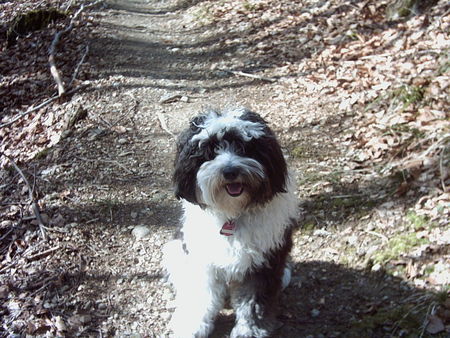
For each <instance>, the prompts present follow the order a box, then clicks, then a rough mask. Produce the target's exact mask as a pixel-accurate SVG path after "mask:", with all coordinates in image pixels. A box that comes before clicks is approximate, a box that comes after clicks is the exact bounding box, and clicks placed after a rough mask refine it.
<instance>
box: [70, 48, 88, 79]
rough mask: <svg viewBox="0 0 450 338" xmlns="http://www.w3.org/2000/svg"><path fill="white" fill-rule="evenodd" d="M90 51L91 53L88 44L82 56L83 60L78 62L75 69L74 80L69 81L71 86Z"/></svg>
mask: <svg viewBox="0 0 450 338" xmlns="http://www.w3.org/2000/svg"><path fill="white" fill-rule="evenodd" d="M88 53H89V46H88V45H86V48H85V49H84V53H83V55H82V56H81V60H80V62H78V64H77V66H76V67H75V70H74V72H73V75H72V80H70V83H69V87H71V86H72V84H73V83H74V82H75V80H76V78H77V75H78V72H79V71H80V67H81V65H82V64H83V62H84V59H85V58H86V56H87V55H88Z"/></svg>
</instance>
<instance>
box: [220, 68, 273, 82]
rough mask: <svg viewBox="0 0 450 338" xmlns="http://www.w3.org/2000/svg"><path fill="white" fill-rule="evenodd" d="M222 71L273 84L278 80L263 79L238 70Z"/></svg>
mask: <svg viewBox="0 0 450 338" xmlns="http://www.w3.org/2000/svg"><path fill="white" fill-rule="evenodd" d="M220 70H221V71H223V72H227V73H230V74H233V75H238V76H244V77H249V78H251V79H256V80H261V81H267V82H271V83H274V82H276V81H277V80H275V79H272V78H269V77H262V76H259V75H254V74H249V73H244V72H240V71H237V70H229V69H220Z"/></svg>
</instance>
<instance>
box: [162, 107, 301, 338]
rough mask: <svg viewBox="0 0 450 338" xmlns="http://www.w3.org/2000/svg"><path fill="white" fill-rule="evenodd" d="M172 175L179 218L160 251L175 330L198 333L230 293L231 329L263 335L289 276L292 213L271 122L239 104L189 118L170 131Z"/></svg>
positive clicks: (208, 328) (272, 324)
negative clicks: (175, 233) (176, 231)
mask: <svg viewBox="0 0 450 338" xmlns="http://www.w3.org/2000/svg"><path fill="white" fill-rule="evenodd" d="M174 183H175V193H176V196H177V198H179V199H181V200H182V201H183V208H184V217H183V220H182V221H183V225H182V228H181V230H180V236H179V239H177V240H174V241H172V242H169V243H167V244H166V245H165V247H164V250H163V252H164V262H163V264H164V266H165V267H166V269H167V271H168V273H169V280H170V281H171V283H172V284H173V286H174V288H175V290H176V300H175V302H176V310H175V312H174V314H173V316H172V320H171V323H170V328H171V330H172V331H173V334H174V336H176V337H207V336H208V334H210V333H211V332H212V330H213V328H214V319H215V317H216V315H217V314H218V313H219V311H220V310H221V309H222V308H223V306H224V303H225V300H226V299H229V301H230V304H231V305H232V307H233V309H234V311H235V314H236V323H235V326H234V328H233V330H232V332H231V337H267V336H268V335H270V333H271V332H272V331H273V330H274V329H276V328H277V321H276V305H277V304H276V303H277V298H278V295H279V293H280V291H281V290H282V288H283V287H285V286H286V285H287V284H288V283H289V279H290V270H289V269H288V268H287V265H286V259H287V256H288V254H289V251H290V249H291V246H292V240H291V228H292V225H293V223H294V222H295V219H296V216H297V201H296V198H295V196H294V194H293V192H294V187H293V182H292V180H291V178H290V177H289V174H288V170H287V167H286V161H285V159H284V157H283V153H282V151H281V148H280V145H279V143H278V141H277V139H276V137H275V135H274V134H273V132H272V130H271V129H270V128H269V127H268V126H267V123H266V122H265V121H264V120H263V119H262V118H261V117H260V116H259V115H258V114H256V113H253V112H251V111H248V110H245V109H233V110H228V111H224V112H216V111H211V112H209V113H206V114H203V115H200V116H197V117H196V118H194V119H193V120H192V121H191V123H190V126H189V128H188V129H186V130H185V131H184V132H183V133H182V134H181V135H180V137H179V139H178V143H177V154H176V159H175V172H174Z"/></svg>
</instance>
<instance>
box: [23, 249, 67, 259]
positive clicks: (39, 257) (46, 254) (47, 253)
mask: <svg viewBox="0 0 450 338" xmlns="http://www.w3.org/2000/svg"><path fill="white" fill-rule="evenodd" d="M60 248H61V247H60V246H59V245H57V246H55V247H53V248H50V249H48V250H45V251H42V252H38V253H37V254H34V255H32V256H29V257H26V259H27V261H29V262H31V261H35V260H37V259H41V258H43V257H46V256H48V255H50V254H52V253H54V252H55V251H57V250H59V249H60Z"/></svg>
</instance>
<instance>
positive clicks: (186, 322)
mask: <svg viewBox="0 0 450 338" xmlns="http://www.w3.org/2000/svg"><path fill="white" fill-rule="evenodd" d="M202 275H203V274H202ZM210 277H211V276H210V275H203V276H199V275H196V276H192V275H191V276H186V280H185V281H186V284H185V285H184V286H183V287H180V288H178V289H177V290H176V292H177V295H176V309H175V312H174V313H173V315H172V319H171V321H170V324H169V326H170V328H171V330H172V332H173V336H174V337H180V338H191V337H195V338H199V337H207V336H208V335H209V334H210V333H211V332H212V330H213V329H214V320H215V318H216V316H217V314H218V313H219V311H220V310H221V309H222V307H223V304H224V295H225V285H224V284H223V283H221V282H219V281H217V280H216V279H211V278H210Z"/></svg>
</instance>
